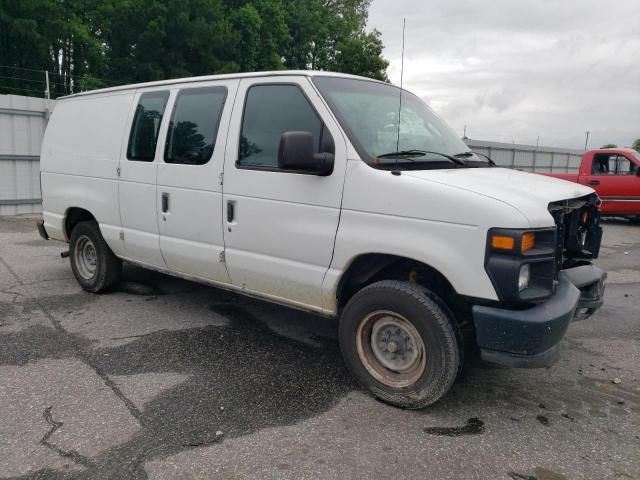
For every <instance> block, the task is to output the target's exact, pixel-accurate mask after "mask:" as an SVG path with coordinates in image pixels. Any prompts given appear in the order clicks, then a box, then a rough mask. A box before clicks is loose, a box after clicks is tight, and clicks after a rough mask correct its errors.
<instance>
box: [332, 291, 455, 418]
mask: <svg viewBox="0 0 640 480" xmlns="http://www.w3.org/2000/svg"><path fill="white" fill-rule="evenodd" d="M339 337H340V348H341V350H342V355H343V357H344V359H345V363H346V365H347V368H348V369H349V371H350V372H351V374H352V375H353V376H354V377H355V378H356V380H357V381H358V382H359V383H360V384H361V385H362V386H363V387H364V388H366V389H367V390H368V391H369V392H371V393H372V394H373V395H375V396H376V397H378V398H379V399H381V400H383V401H385V402H387V403H390V404H393V405H396V406H399V407H403V408H411V409H417V408H423V407H426V406H429V405H431V404H433V403H435V402H436V401H438V400H439V399H440V398H442V397H443V396H444V395H445V394H446V393H447V392H448V391H449V389H450V388H451V386H452V385H453V383H454V381H455V379H456V376H457V374H458V370H459V366H460V363H461V362H462V357H461V351H460V345H459V341H458V339H459V338H460V335H459V331H458V327H457V324H456V323H455V319H454V318H453V315H452V314H451V312H450V311H449V309H448V308H447V307H446V305H445V304H444V303H443V302H442V301H441V300H440V299H439V298H438V297H437V296H436V295H435V294H434V293H433V292H431V291H429V290H428V289H426V288H424V287H422V286H420V285H417V284H413V283H409V282H401V281H395V280H385V281H381V282H377V283H374V284H371V285H369V286H367V287H366V288H364V289H362V290H361V291H360V292H358V293H357V294H356V295H354V296H353V298H352V299H351V300H350V301H349V303H348V304H347V306H346V308H345V309H344V312H343V314H342V317H341V319H340V333H339Z"/></svg>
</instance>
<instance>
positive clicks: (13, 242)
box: [0, 216, 640, 480]
mask: <svg viewBox="0 0 640 480" xmlns="http://www.w3.org/2000/svg"><path fill="white" fill-rule="evenodd" d="M35 221H36V217H34V216H27V217H8V218H2V217H0V477H1V478H10V477H15V478H25V479H44V478H46V479H58V478H59V479H67V478H79V479H102V478H110V479H124V478H135V479H142V478H149V479H173V478H179V479H192V478H194V479H195V478H197V479H205V478H206V479H254V478H255V479H263V478H265V479H347V478H352V479H360V478H362V479H378V478H394V479H430V480H437V479H506V480H510V479H511V480H563V479H640V382H639V379H640V372H639V368H638V367H639V366H640V226H638V225H630V224H627V223H626V222H625V221H624V220H610V221H608V222H606V223H605V234H604V241H603V248H602V254H601V258H600V259H599V260H598V261H597V264H598V265H600V266H602V267H603V268H605V269H606V270H608V272H609V282H608V286H607V292H606V303H605V305H604V307H603V308H602V309H601V310H600V311H599V312H598V313H597V314H596V315H595V316H593V317H592V318H590V319H588V320H585V321H582V322H576V323H573V324H572V325H571V326H570V328H569V331H568V333H567V336H566V338H565V340H564V344H563V350H562V355H561V359H560V361H559V362H558V364H556V365H555V366H553V367H552V368H550V369H537V370H510V369H501V368H495V367H491V366H489V365H487V364H484V363H481V362H479V361H474V362H472V363H471V364H470V365H468V366H467V367H466V368H465V369H464V371H463V373H462V375H461V377H460V378H459V379H458V381H457V383H456V385H455V386H454V388H453V390H452V391H451V392H450V393H449V394H448V395H447V396H446V397H445V398H444V399H443V400H442V401H440V402H439V403H437V404H436V405H434V406H432V407H430V408H428V409H424V410H420V411H407V410H401V409H397V408H393V407H390V406H387V405H385V404H383V403H380V402H378V401H376V400H374V399H373V398H371V397H370V396H368V395H367V394H366V393H364V392H362V391H361V390H360V389H359V388H358V387H357V386H356V385H355V384H354V382H353V381H352V380H351V378H350V377H349V375H348V373H347V372H346V370H345V368H344V365H343V363H342V360H341V357H340V353H339V350H338V345H337V341H336V330H337V322H336V321H334V320H327V319H324V318H320V317H316V316H313V315H308V314H304V313H300V312H297V311H294V310H289V309H286V308H283V307H278V306H274V305H271V304H268V303H264V302H261V301H257V300H251V299H246V298H243V297H240V296H238V295H235V294H231V293H227V292H224V291H221V290H217V289H214V288H211V287H207V286H203V285H199V284H195V283H191V282H187V281H183V280H179V279H176V278H173V277H170V276H166V275H162V274H158V273H154V272H150V271H146V270H143V269H140V268H137V267H133V266H126V267H125V275H124V281H123V282H122V283H121V284H120V285H119V286H118V288H117V289H116V290H115V291H113V292H111V293H108V294H103V295H94V294H90V293H86V292H83V291H82V290H81V289H80V287H79V286H78V284H77V283H76V281H75V279H74V277H73V275H72V273H71V269H70V267H69V260H68V259H64V258H61V257H60V252H62V251H63V250H66V248H67V246H66V245H65V244H62V243H58V242H53V241H44V240H41V239H40V237H39V236H38V234H37V232H36V230H35Z"/></svg>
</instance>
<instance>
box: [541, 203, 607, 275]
mask: <svg viewBox="0 0 640 480" xmlns="http://www.w3.org/2000/svg"><path fill="white" fill-rule="evenodd" d="M599 203H600V202H599V199H598V197H597V195H596V194H591V195H587V196H585V197H580V198H574V199H570V200H562V201H559V202H552V203H550V204H549V213H551V216H552V217H553V219H554V221H555V223H556V246H555V257H556V269H555V276H556V278H557V276H558V274H559V272H560V270H562V269H563V268H571V267H574V266H578V265H580V264H581V263H582V264H584V263H586V261H588V260H591V259H593V258H597V256H598V253H599V251H600V239H601V238H602V227H600V215H599V213H598V204H599Z"/></svg>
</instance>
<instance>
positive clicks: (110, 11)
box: [0, 0, 388, 97]
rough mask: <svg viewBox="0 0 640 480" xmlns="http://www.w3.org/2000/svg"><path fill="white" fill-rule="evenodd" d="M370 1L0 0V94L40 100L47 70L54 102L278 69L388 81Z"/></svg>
mask: <svg viewBox="0 0 640 480" xmlns="http://www.w3.org/2000/svg"><path fill="white" fill-rule="evenodd" d="M369 2H370V0H2V1H0V93H15V94H26V95H29V94H31V95H36V96H42V94H43V92H44V89H45V85H44V70H47V71H49V72H50V81H51V94H52V96H53V97H55V96H58V95H63V94H66V93H70V92H71V91H73V90H75V91H77V90H88V89H94V88H99V87H104V86H110V85H114V84H126V83H134V82H142V81H151V80H159V79H166V78H177V77H187V76H196V75H206V74H216V73H230V72H239V71H260V70H278V69H284V68H288V69H318V70H334V71H341V72H346V73H353V74H358V75H364V76H368V77H372V78H377V79H382V80H386V79H387V77H386V69H387V65H388V62H387V61H386V60H385V59H384V58H383V57H382V49H383V45H382V41H381V40H380V34H379V32H377V31H373V32H367V31H366V28H365V27H366V21H367V10H368V8H369ZM25 68H26V69H32V70H23V69H25ZM12 77H13V78H12ZM105 79H108V80H105Z"/></svg>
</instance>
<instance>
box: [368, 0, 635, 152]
mask: <svg viewBox="0 0 640 480" xmlns="http://www.w3.org/2000/svg"><path fill="white" fill-rule="evenodd" d="M403 16H404V17H406V18H407V28H406V44H405V64H404V86H405V88H406V89H408V90H410V91H412V92H413V93H416V94H417V95H419V96H421V97H422V98H423V99H424V100H426V101H427V102H428V103H429V104H430V105H431V106H432V107H433V108H434V110H436V111H437V112H438V113H439V114H440V115H441V116H442V117H444V119H445V120H446V121H447V122H448V123H449V125H451V126H452V127H453V128H454V129H455V131H456V132H457V133H459V134H460V135H461V136H462V132H463V127H464V125H465V124H466V125H467V136H469V137H470V138H474V139H479V140H495V141H503V142H512V141H515V142H516V143H529V144H534V145H535V143H536V139H537V137H538V135H539V136H540V142H541V144H542V145H547V146H558V147H568V148H583V147H584V141H585V133H584V132H585V131H586V130H589V131H590V132H591V133H590V136H589V147H590V148H596V147H600V146H601V145H602V144H603V143H615V144H618V145H620V146H623V145H630V144H631V143H632V142H633V140H634V139H636V138H640V0H554V1H552V0H485V1H480V0H373V2H372V4H371V8H370V11H369V27H370V28H376V29H378V30H380V32H382V39H383V41H384V44H385V46H386V48H385V51H384V55H385V57H386V58H387V59H388V60H389V61H390V62H391V65H390V67H389V76H390V78H391V81H392V82H393V83H394V84H399V83H400V57H401V46H402V17H403Z"/></svg>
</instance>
